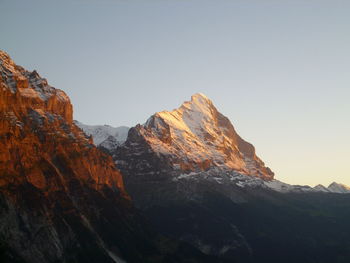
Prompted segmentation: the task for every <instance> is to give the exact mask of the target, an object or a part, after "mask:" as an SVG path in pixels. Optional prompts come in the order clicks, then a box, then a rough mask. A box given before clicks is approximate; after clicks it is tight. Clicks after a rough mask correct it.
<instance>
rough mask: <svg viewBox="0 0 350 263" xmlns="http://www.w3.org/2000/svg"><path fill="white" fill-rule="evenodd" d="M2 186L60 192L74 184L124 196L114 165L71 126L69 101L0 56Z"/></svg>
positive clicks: (43, 81) (38, 77)
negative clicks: (29, 186) (113, 190)
mask: <svg viewBox="0 0 350 263" xmlns="http://www.w3.org/2000/svg"><path fill="white" fill-rule="evenodd" d="M0 61H1V65H0V71H1V79H0V89H1V92H0V174H1V175H2V176H1V178H0V186H6V185H8V184H15V185H17V184H23V183H24V182H28V183H30V184H32V185H33V186H35V187H37V188H39V189H41V190H44V191H51V190H62V189H64V187H65V186H66V185H67V184H68V183H69V182H70V181H71V180H73V179H78V180H81V181H82V182H84V183H86V184H88V185H89V186H91V187H93V188H95V189H98V188H100V187H102V186H103V185H107V186H110V187H113V188H118V189H119V190H120V191H121V192H123V193H124V194H125V191H124V188H123V181H122V177H121V175H120V173H119V171H118V170H117V169H116V168H115V165H114V163H113V161H112V159H111V158H110V157H108V156H106V155H104V154H103V153H101V152H100V151H98V150H97V149H96V148H95V147H93V146H92V144H91V142H90V141H89V139H88V138H87V137H86V136H85V135H84V134H83V133H82V131H81V130H80V129H79V128H78V127H76V126H75V125H74V124H73V122H72V119H73V117H72V113H73V110H72V105H71V103H70V100H69V98H68V97H67V95H66V94H65V93H64V92H63V91H61V90H58V89H55V88H53V87H51V86H49V85H48V84H47V81H46V80H45V79H43V78H41V77H40V76H39V74H38V73H37V72H36V71H33V72H28V71H26V70H24V69H23V68H21V67H19V66H17V65H15V64H14V62H13V61H12V60H11V59H10V58H9V56H8V55H7V54H6V53H4V52H1V53H0Z"/></svg>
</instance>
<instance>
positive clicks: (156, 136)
mask: <svg viewBox="0 0 350 263" xmlns="http://www.w3.org/2000/svg"><path fill="white" fill-rule="evenodd" d="M129 135H130V136H129V138H128V140H127V141H126V143H125V149H124V154H126V155H133V153H132V152H131V151H132V150H135V149H136V148H137V150H135V152H134V153H135V155H138V156H141V155H142V152H144V153H146V154H149V153H150V152H152V153H153V154H154V155H156V156H157V157H158V158H160V159H161V160H162V166H163V168H164V169H165V168H167V169H171V170H179V171H182V172H187V173H189V172H193V171H205V170H208V169H210V168H213V167H216V168H219V169H222V170H234V171H236V172H239V173H242V174H246V175H252V176H256V177H260V178H263V179H266V180H271V179H273V175H274V174H273V172H272V171H271V170H270V169H269V168H268V167H265V165H264V163H263V162H262V161H261V160H260V159H259V158H258V157H257V156H256V154H255V149H254V146H253V145H251V144H250V143H248V142H246V141H244V140H243V139H242V138H241V137H240V136H239V135H238V134H237V132H236V131H235V129H234V127H233V126H232V124H231V122H230V121H229V119H228V118H227V117H225V116H224V115H222V114H221V113H220V112H218V110H217V109H216V108H215V106H214V105H213V103H212V102H211V100H209V99H208V98H207V97H206V96H205V95H203V94H201V93H198V94H195V95H193V96H192V98H191V101H187V102H185V103H183V104H182V105H181V106H180V107H179V108H178V109H175V110H173V111H162V112H159V113H156V114H154V115H153V116H152V117H150V118H149V119H148V120H147V122H146V123H145V124H144V125H138V126H136V127H135V128H132V131H131V132H130V133H129ZM141 144H143V145H147V146H146V147H144V149H143V150H142V149H141V148H138V147H140V145H141ZM140 165H141V164H140ZM166 166H167V167H166Z"/></svg>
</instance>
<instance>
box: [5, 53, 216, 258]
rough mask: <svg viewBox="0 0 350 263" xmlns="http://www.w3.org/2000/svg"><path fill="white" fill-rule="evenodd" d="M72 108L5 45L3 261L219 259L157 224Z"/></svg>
mask: <svg viewBox="0 0 350 263" xmlns="http://www.w3.org/2000/svg"><path fill="white" fill-rule="evenodd" d="M72 112H73V110H72V105H71V103H70V100H69V98H68V97H67V95H66V94H65V93H64V92H63V91H61V90H58V89H55V88H53V87H51V86H50V85H49V84H48V82H47V81H46V80H45V79H44V78H42V77H40V75H39V74H38V73H37V72H36V71H32V72H30V71H27V70H25V69H23V68H22V67H20V66H18V65H16V64H15V63H14V62H13V61H12V60H11V59H10V57H9V56H8V55H7V54H6V53H5V52H3V51H0V262H26V263H31V262H33V263H34V262H35V263H49V262H50V263H51V262H76V263H80V262H106V263H107V262H212V258H211V257H208V256H205V255H204V254H202V253H201V252H199V251H197V250H196V249H194V248H192V247H190V246H189V245H187V244H183V243H180V242H177V241H173V240H170V239H168V238H166V237H164V236H162V235H159V234H157V233H156V232H155V231H154V230H152V229H151V228H150V227H149V225H148V223H147V222H146V221H145V220H144V219H143V217H142V216H141V215H140V214H139V212H138V211H137V210H135V209H134V208H133V205H132V202H131V201H130V197H129V195H128V194H127V192H126V191H125V188H124V184H123V179H122V176H121V173H120V171H119V170H118V169H117V168H116V166H115V164H114V162H113V160H112V158H111V157H110V156H109V155H106V154H105V153H103V152H102V151H100V150H99V149H97V148H96V147H95V146H94V145H93V144H92V140H91V138H90V137H88V136H86V135H85V134H84V133H83V131H82V130H81V129H80V128H79V127H78V126H77V125H75V124H74V122H73V118H72Z"/></svg>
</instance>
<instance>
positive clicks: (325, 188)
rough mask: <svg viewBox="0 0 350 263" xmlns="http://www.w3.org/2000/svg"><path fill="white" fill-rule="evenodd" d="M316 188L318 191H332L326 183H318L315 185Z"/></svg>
mask: <svg viewBox="0 0 350 263" xmlns="http://www.w3.org/2000/svg"><path fill="white" fill-rule="evenodd" d="M314 189H315V190H316V191H318V192H325V193H328V192H330V190H329V189H328V188H327V187H325V186H324V185H322V184H318V185H316V186H315V187H314Z"/></svg>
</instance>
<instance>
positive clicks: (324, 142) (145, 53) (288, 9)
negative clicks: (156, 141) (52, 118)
mask: <svg viewBox="0 0 350 263" xmlns="http://www.w3.org/2000/svg"><path fill="white" fill-rule="evenodd" d="M349 8H350V3H349V2H346V1H332V2H330V1H313V0H312V1H307V2H306V1H283V3H281V2H280V1H272V0H268V1H243V0H242V1H241V0H238V1H232V2H231V1H224V0H222V1H215V3H213V2H212V1H209V0H208V1H206V0H203V1H197V0H191V1H181V0H178V1H170V0H169V1H157V0H152V1H112V0H104V1H94V0H89V1H82V0H74V1H60V2H51V1H43V0H34V1H31V2H30V3H28V2H23V1H17V0H11V1H10V0H4V1H2V2H1V3H0V33H1V36H2V38H1V45H0V49H2V50H4V51H6V52H7V53H9V55H10V56H11V57H12V59H13V60H14V61H15V62H16V63H17V64H19V65H21V66H23V67H25V68H26V69H28V70H34V69H36V70H37V71H38V72H39V74H40V75H41V76H42V77H45V78H47V80H48V82H49V84H50V85H52V86H54V87H56V88H59V89H62V90H64V91H65V92H66V93H67V94H68V95H69V96H70V98H71V101H72V104H73V106H74V118H75V119H77V120H79V121H81V122H83V123H85V124H93V125H97V124H102V125H103V124H109V125H111V126H129V127H130V126H134V125H135V124H137V123H144V122H145V121H146V119H147V118H148V117H150V116H151V115H152V114H153V113H155V112H158V111H163V110H172V109H174V108H177V107H178V106H180V105H181V104H182V103H183V102H184V101H186V100H189V99H190V97H191V95H192V94H194V93H197V92H201V93H204V94H206V95H207V96H208V97H209V98H210V99H211V100H212V101H213V103H214V105H215V106H216V107H217V108H218V110H219V111H220V112H221V113H223V114H224V115H225V116H227V117H228V118H229V119H230V120H231V122H232V123H233V125H234V127H235V129H236V130H237V132H238V133H239V134H240V135H241V136H242V137H243V138H244V139H245V140H247V141H248V142H250V143H252V144H253V145H254V146H255V148H256V150H257V155H258V156H259V157H260V158H261V159H262V160H263V161H264V162H265V163H266V165H267V166H269V167H271V169H272V170H273V171H274V172H275V174H276V175H275V178H276V179H278V180H281V181H284V182H287V183H292V184H308V185H315V184H318V183H321V184H324V185H328V184H330V183H331V182H333V181H336V182H339V183H344V184H347V185H350V167H349V165H348V158H349V156H350V139H349V134H350V122H349V114H350V104H349V102H348V101H349V98H350V88H349V84H350V75H349V72H348V70H349V68H350V51H349V48H348V47H349V44H350V34H349V33H350V32H349V28H350V27H349V26H350V17H349V16H348V10H349Z"/></svg>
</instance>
